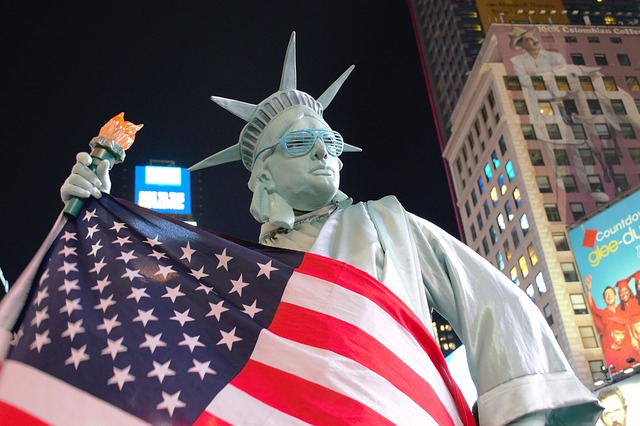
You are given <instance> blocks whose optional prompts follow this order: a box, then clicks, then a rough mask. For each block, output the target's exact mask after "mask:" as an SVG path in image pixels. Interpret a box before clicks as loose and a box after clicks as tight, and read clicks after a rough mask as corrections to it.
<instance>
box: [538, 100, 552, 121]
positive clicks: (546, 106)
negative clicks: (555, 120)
mask: <svg viewBox="0 0 640 426" xmlns="http://www.w3.org/2000/svg"><path fill="white" fill-rule="evenodd" d="M538 106H539V107H540V114H541V115H544V116H547V117H549V116H552V115H553V108H552V107H551V102H549V101H538Z"/></svg>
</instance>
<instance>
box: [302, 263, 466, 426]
mask: <svg viewBox="0 0 640 426" xmlns="http://www.w3.org/2000/svg"><path fill="white" fill-rule="evenodd" d="M329 265H330V266H329ZM297 270H298V271H299V272H300V273H303V274H306V275H309V276H312V277H317V278H320V279H323V280H326V281H330V282H332V283H334V284H336V285H339V286H341V287H344V288H346V289H348V290H350V291H353V292H354V293H357V294H361V295H362V296H364V297H366V298H367V299H369V300H371V301H372V302H374V303H375V304H377V305H378V306H380V308H382V309H383V310H384V311H385V312H387V313H388V314H389V315H390V316H391V317H392V318H394V319H395V320H396V321H397V322H398V323H400V324H401V325H402V326H403V327H404V328H406V329H407V330H408V331H409V333H411V334H412V335H413V336H414V337H415V339H416V342H418V344H420V345H421V346H422V348H423V350H424V351H425V352H426V353H427V354H428V355H429V358H431V360H432V362H433V364H434V365H435V367H436V368H437V369H438V371H439V372H440V375H441V376H442V378H443V380H444V382H445V384H446V385H447V388H448V389H449V392H450V393H451V395H452V396H453V399H454V402H455V404H456V406H457V408H458V413H459V415H460V418H461V419H462V421H463V423H464V424H465V425H475V420H474V419H473V415H472V414H471V409H469V405H468V404H467V401H466V399H465V398H464V395H463V393H462V391H461V390H460V388H459V387H458V385H457V384H456V383H455V381H454V380H453V378H452V376H451V373H450V372H449V367H448V366H447V362H446V360H445V359H444V355H443V354H442V351H441V350H440V347H439V346H438V344H437V343H436V341H435V339H434V338H433V336H432V335H431V333H429V331H428V330H427V329H426V328H425V326H424V324H422V322H421V321H420V320H419V319H418V318H417V317H416V316H415V314H414V313H413V312H412V311H411V310H410V309H409V308H408V307H407V306H406V305H405V303H404V302H402V301H401V300H400V299H399V298H398V296H396V295H395V294H394V293H392V292H391V291H390V290H389V289H388V288H387V287H386V286H384V285H383V284H382V283H380V282H379V281H377V280H376V279H375V278H373V277H371V276H370V275H367V274H365V273H363V272H362V271H361V270H359V269H357V268H355V267H353V266H351V265H349V264H347V263H343V262H339V261H334V262H331V263H329V262H327V261H326V258H324V257H323V256H319V255H316V254H313V253H306V254H305V256H304V258H303V260H302V263H301V264H300V266H299V267H298V268H297Z"/></svg>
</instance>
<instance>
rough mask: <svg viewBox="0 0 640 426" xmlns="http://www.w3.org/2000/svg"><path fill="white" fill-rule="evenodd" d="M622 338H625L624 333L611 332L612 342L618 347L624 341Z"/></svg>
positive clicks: (619, 331)
mask: <svg viewBox="0 0 640 426" xmlns="http://www.w3.org/2000/svg"><path fill="white" fill-rule="evenodd" d="M624 336H625V333H624V331H622V330H612V331H611V337H612V338H613V342H614V343H615V344H616V345H618V346H620V345H622V342H623V341H624Z"/></svg>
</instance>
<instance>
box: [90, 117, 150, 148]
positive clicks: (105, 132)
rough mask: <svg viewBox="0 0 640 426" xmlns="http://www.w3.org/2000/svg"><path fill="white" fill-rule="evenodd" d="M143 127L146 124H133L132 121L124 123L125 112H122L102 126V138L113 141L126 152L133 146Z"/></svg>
mask: <svg viewBox="0 0 640 426" xmlns="http://www.w3.org/2000/svg"><path fill="white" fill-rule="evenodd" d="M142 126H144V124H133V123H132V122H130V121H124V112H121V113H120V114H118V115H116V116H115V117H113V118H112V119H111V120H109V121H108V122H107V123H106V124H105V125H104V126H102V128H101V129H100V136H102V137H105V138H107V139H111V140H112V141H114V142H115V143H116V144H118V145H119V146H120V147H122V149H124V150H125V151H126V150H127V149H129V147H130V146H131V145H133V141H134V140H135V138H136V132H137V131H138V130H140V129H141V128H142Z"/></svg>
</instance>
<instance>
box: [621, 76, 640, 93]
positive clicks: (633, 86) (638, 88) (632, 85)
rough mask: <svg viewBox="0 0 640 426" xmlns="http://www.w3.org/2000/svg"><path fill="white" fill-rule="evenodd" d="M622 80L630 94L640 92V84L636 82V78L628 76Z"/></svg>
mask: <svg viewBox="0 0 640 426" xmlns="http://www.w3.org/2000/svg"><path fill="white" fill-rule="evenodd" d="M624 79H625V81H626V82H627V86H629V90H631V91H632V92H640V83H639V82H638V77H634V76H632V75H630V76H626V77H625V78H624Z"/></svg>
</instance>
